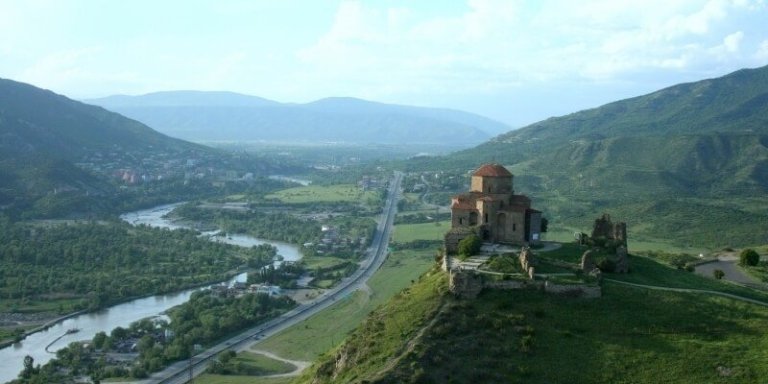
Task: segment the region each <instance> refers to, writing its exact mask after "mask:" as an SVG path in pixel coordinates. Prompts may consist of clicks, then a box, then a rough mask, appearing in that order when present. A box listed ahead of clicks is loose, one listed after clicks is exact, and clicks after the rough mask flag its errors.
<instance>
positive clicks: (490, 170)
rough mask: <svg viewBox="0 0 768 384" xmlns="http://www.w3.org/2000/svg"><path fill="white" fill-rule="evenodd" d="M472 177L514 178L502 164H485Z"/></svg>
mask: <svg viewBox="0 0 768 384" xmlns="http://www.w3.org/2000/svg"><path fill="white" fill-rule="evenodd" d="M472 176H483V177H512V174H511V173H510V172H509V171H508V170H507V169H506V168H504V166H503V165H501V164H495V163H494V164H485V165H483V166H482V167H480V168H478V169H477V171H475V173H473V174H472Z"/></svg>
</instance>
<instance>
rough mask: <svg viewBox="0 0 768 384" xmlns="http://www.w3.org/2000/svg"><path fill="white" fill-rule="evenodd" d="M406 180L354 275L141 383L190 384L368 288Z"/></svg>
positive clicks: (395, 188)
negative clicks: (218, 359)
mask: <svg viewBox="0 0 768 384" xmlns="http://www.w3.org/2000/svg"><path fill="white" fill-rule="evenodd" d="M402 178H403V175H402V173H400V172H395V174H394V176H393V177H392V179H391V180H390V183H389V189H388V191H387V199H386V202H385V204H384V209H383V210H382V213H381V216H380V218H379V221H378V226H377V227H376V233H375V234H374V236H373V240H372V241H371V247H370V248H369V249H368V252H367V253H368V255H367V257H366V258H365V259H364V260H363V262H362V264H361V267H360V269H358V270H357V271H356V272H355V273H354V274H352V275H351V276H349V277H346V278H345V279H344V280H342V281H341V282H340V283H339V284H338V285H337V286H336V287H334V288H332V289H330V290H328V291H326V292H325V293H324V294H323V295H321V296H319V297H318V298H317V299H316V300H315V301H313V302H310V303H305V304H302V305H299V306H298V307H296V308H294V309H293V310H291V311H289V312H286V313H284V314H283V315H282V316H280V317H278V318H275V319H272V320H270V321H268V322H266V323H263V324H260V325H258V326H255V327H253V328H251V329H249V330H247V331H244V332H243V333H241V334H240V335H238V336H235V337H233V338H231V339H229V340H226V341H224V342H222V343H220V344H218V345H215V346H213V347H211V348H209V349H207V350H205V351H202V352H200V353H198V354H197V355H195V356H193V357H192V359H191V360H185V361H182V362H177V363H175V364H173V365H171V366H169V367H167V368H166V369H164V370H163V371H160V372H157V373H155V374H153V375H152V377H150V379H147V380H143V381H141V383H146V384H183V383H187V382H189V381H191V380H192V378H194V377H195V376H198V375H200V374H202V373H203V372H204V371H205V370H206V369H207V368H208V363H209V361H210V360H211V358H213V357H215V356H216V355H217V354H219V353H220V352H222V351H225V350H229V349H231V350H235V351H241V350H246V349H248V348H249V347H250V346H251V345H252V344H254V343H255V342H256V340H263V339H266V338H269V337H270V336H272V335H275V334H277V333H279V332H280V331H282V330H284V329H286V328H288V327H291V326H293V325H295V324H297V323H299V322H301V321H303V320H305V319H307V318H309V317H311V316H313V315H314V314H316V313H318V312H320V311H322V310H323V309H325V308H328V307H329V306H331V305H332V304H333V303H335V302H336V299H339V298H343V297H346V296H347V295H350V294H352V293H353V292H355V291H356V290H358V289H360V288H361V287H362V286H363V285H364V284H366V282H367V281H368V279H370V278H371V276H373V274H374V273H376V271H377V270H378V269H379V268H380V267H381V265H382V264H383V263H384V260H386V258H387V254H388V247H389V239H390V237H391V234H392V227H393V223H394V220H395V214H396V213H397V201H398V200H399V195H400V184H401V182H402Z"/></svg>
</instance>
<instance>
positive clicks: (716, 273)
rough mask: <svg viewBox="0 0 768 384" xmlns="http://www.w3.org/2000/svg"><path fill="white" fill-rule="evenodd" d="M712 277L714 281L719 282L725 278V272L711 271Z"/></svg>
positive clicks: (720, 270) (719, 270)
mask: <svg viewBox="0 0 768 384" xmlns="http://www.w3.org/2000/svg"><path fill="white" fill-rule="evenodd" d="M712 276H714V277H715V279H718V280H720V279H722V278H723V276H725V272H723V270H722V269H715V270H714V271H712Z"/></svg>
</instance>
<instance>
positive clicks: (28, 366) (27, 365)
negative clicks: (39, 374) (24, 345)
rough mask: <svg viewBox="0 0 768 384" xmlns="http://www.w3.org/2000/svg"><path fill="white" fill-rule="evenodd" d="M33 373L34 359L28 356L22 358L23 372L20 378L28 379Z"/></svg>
mask: <svg viewBox="0 0 768 384" xmlns="http://www.w3.org/2000/svg"><path fill="white" fill-rule="evenodd" d="M33 373H35V359H34V358H32V356H30V355H26V356H24V370H23V371H21V375H20V376H21V377H22V378H25V379H28V378H30V377H32V374H33Z"/></svg>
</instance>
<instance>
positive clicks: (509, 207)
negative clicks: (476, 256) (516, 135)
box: [445, 164, 541, 253]
mask: <svg viewBox="0 0 768 384" xmlns="http://www.w3.org/2000/svg"><path fill="white" fill-rule="evenodd" d="M512 179H513V176H512V174H511V173H510V172H509V171H508V170H507V169H506V168H504V167H503V166H501V165H499V164H485V165H483V166H481V167H480V168H478V169H477V170H476V171H475V172H474V173H473V174H472V180H471V186H470V191H469V193H464V194H461V195H458V196H454V197H453V199H452V201H451V230H450V231H449V232H448V234H446V236H445V247H446V251H447V252H448V253H456V251H457V250H458V243H459V241H461V239H463V238H465V237H466V236H468V235H469V234H470V233H472V232H475V233H476V234H477V235H478V236H480V238H481V239H483V241H485V242H492V243H502V244H514V245H523V244H536V243H538V242H539V241H540V237H541V212H540V211H537V210H535V209H532V208H531V199H529V198H528V197H527V196H525V195H516V194H515V190H514V188H513V184H512Z"/></svg>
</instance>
